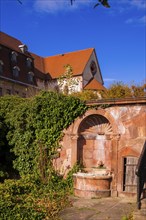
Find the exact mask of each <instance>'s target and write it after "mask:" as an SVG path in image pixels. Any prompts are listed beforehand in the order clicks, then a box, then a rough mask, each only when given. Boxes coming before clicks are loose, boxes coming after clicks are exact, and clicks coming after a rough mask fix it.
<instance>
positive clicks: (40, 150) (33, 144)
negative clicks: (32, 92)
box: [0, 92, 87, 181]
mask: <svg viewBox="0 0 146 220" xmlns="http://www.w3.org/2000/svg"><path fill="white" fill-rule="evenodd" d="M86 109H87V107H86V106H85V104H84V103H83V102H81V101H80V100H79V99H78V98H74V97H72V96H65V95H62V94H58V93H55V92H42V93H41V94H39V95H37V96H35V97H33V98H30V99H22V98H19V97H15V96H5V97H1V98H0V119H1V122H0V131H1V136H0V155H1V157H3V161H2V164H1V166H0V167H1V176H3V175H5V174H6V175H8V174H9V173H10V166H8V164H10V163H13V168H14V169H16V170H17V171H18V172H19V174H20V175H25V174H33V175H35V176H40V177H41V178H42V179H43V180H44V181H45V180H46V178H47V177H48V175H49V174H48V173H49V170H50V169H49V167H51V166H52V159H53V158H54V155H56V152H57V149H58V147H59V141H60V140H61V138H62V136H63V133H62V131H63V130H64V129H65V128H67V127H68V126H69V125H70V124H71V123H72V122H73V121H74V120H75V119H76V118H77V117H78V116H79V115H82V114H83V113H84V112H85V111H86ZM11 156H12V157H13V159H10V158H11Z"/></svg>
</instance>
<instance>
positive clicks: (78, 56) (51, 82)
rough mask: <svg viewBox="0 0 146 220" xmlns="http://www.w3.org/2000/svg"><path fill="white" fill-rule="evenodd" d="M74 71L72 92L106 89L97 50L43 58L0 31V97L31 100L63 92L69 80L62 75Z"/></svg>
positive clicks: (70, 90) (91, 49) (90, 49)
mask: <svg viewBox="0 0 146 220" xmlns="http://www.w3.org/2000/svg"><path fill="white" fill-rule="evenodd" d="M67 66H68V67H70V68H71V69H72V75H71V79H70V80H73V82H76V83H73V84H74V85H73V86H72V88H71V87H69V88H68V90H69V91H68V92H69V93H71V92H78V91H82V90H84V89H91V90H96V91H98V90H104V89H105V87H104V86H103V79H102V75H101V71H100V67H99V63H98V60H97V56H96V52H95V49H94V48H89V49H85V50H80V51H75V52H70V53H66V54H60V55H55V56H49V57H41V56H39V55H37V54H34V53H32V52H30V51H29V50H28V47H27V45H25V44H23V43H22V42H21V41H20V40H18V39H16V38H14V37H11V36H9V35H7V34H5V33H3V32H0V95H1V96H2V95H5V94H9V95H10V94H12V95H20V96H22V97H29V96H32V95H34V94H36V93H37V92H38V91H40V90H49V89H55V90H63V89H65V87H66V86H67V82H68V79H65V78H64V81H63V84H61V83H60V78H61V76H62V75H63V74H64V73H65V71H66V68H67Z"/></svg>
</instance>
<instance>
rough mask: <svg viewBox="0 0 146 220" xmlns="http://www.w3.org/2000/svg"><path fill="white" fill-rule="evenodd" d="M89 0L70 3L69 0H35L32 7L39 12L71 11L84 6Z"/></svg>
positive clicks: (77, 0)
mask: <svg viewBox="0 0 146 220" xmlns="http://www.w3.org/2000/svg"><path fill="white" fill-rule="evenodd" d="M87 4H89V0H76V1H73V5H71V2H70V0H36V1H35V3H34V8H35V9H36V10H37V11H39V12H47V13H57V12H59V11H71V10H75V9H77V8H79V7H80V6H86V5H87Z"/></svg>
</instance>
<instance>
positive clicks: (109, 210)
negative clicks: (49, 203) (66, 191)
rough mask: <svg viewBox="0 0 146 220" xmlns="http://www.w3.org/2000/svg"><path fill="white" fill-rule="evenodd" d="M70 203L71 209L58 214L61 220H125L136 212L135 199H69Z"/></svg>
mask: <svg viewBox="0 0 146 220" xmlns="http://www.w3.org/2000/svg"><path fill="white" fill-rule="evenodd" d="M71 201H72V207H69V208H66V209H65V210H63V211H62V212H61V213H60V217H61V219H62V220H127V218H126V217H130V216H131V214H132V213H133V211H135V210H136V202H135V199H125V198H111V197H109V198H100V199H84V198H77V197H71ZM136 218H137V219H136ZM136 218H134V220H139V218H138V215H137V217H136ZM129 220H133V218H131V219H130V218H129ZM141 220H142V219H141Z"/></svg>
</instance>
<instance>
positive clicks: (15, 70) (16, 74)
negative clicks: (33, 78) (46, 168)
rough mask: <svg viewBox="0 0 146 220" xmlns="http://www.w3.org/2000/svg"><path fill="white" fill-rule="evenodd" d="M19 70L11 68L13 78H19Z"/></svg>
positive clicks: (16, 67)
mask: <svg viewBox="0 0 146 220" xmlns="http://www.w3.org/2000/svg"><path fill="white" fill-rule="evenodd" d="M19 72H20V68H19V67H18V66H14V67H13V76H14V77H15V78H17V77H18V76H19Z"/></svg>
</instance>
